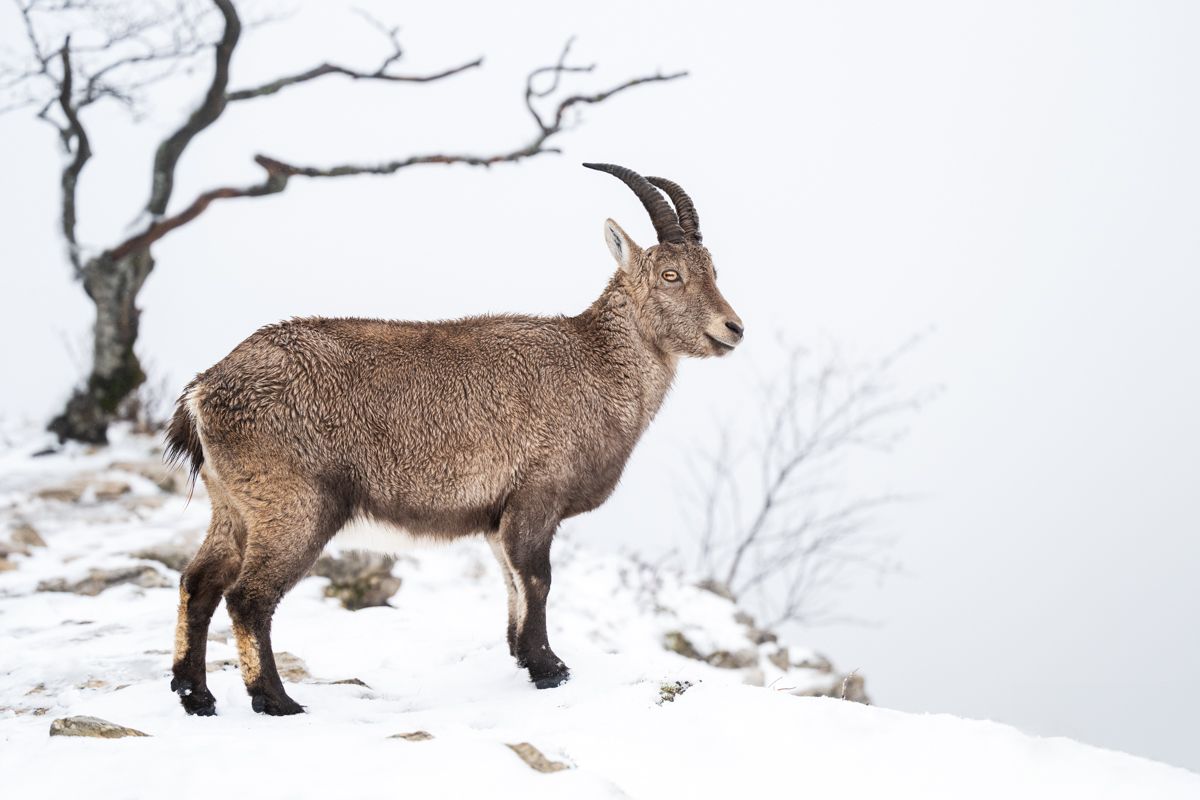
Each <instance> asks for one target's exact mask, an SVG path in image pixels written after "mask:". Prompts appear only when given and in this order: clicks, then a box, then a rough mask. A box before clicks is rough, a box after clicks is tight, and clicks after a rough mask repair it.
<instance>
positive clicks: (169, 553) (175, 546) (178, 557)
mask: <svg viewBox="0 0 1200 800" xmlns="http://www.w3.org/2000/svg"><path fill="white" fill-rule="evenodd" d="M199 549H200V545H199V543H198V542H195V541H193V540H191V539H176V540H175V541H171V542H163V543H161V544H156V545H152V546H150V547H147V548H145V549H144V550H138V551H137V552H136V553H134V554H133V557H134V558H144V559H146V560H147V561H157V562H158V563H160V564H162V565H163V566H165V567H167V568H168V569H173V570H175V571H176V572H183V568H184V567H186V566H187V565H188V562H189V561H191V560H192V556H194V555H196V551H197V550H199Z"/></svg>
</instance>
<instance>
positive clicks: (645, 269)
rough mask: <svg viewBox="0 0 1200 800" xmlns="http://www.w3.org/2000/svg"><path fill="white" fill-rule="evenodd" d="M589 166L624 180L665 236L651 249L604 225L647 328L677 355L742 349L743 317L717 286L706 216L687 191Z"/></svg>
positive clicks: (615, 168)
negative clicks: (703, 231)
mask: <svg viewBox="0 0 1200 800" xmlns="http://www.w3.org/2000/svg"><path fill="white" fill-rule="evenodd" d="M584 166H585V167H588V168H589V169H597V170H600V171H602V172H607V173H609V174H611V175H615V176H616V177H618V178H620V179H621V180H622V181H623V182H624V183H625V185H627V186H628V187H629V188H630V189H632V190H633V193H634V194H636V195H637V196H638V199H639V200H641V201H642V205H644V206H645V207H646V211H648V212H649V214H650V221H651V222H653V223H654V230H655V231H657V233H658V244H657V245H654V246H653V247H648V248H646V249H645V250H643V249H642V248H641V247H639V246H638V245H637V243H636V242H634V241H633V239H632V238H630V236H629V234H627V233H625V231H624V230H622V229H621V226H620V225H618V224H617V223H616V222H614V221H612V220H611V219H610V220H606V221H605V223H604V239H605V241H606V242H607V243H608V249H609V251H610V252H612V254H613V258H615V259H616V260H617V264H618V265H619V266H620V268H621V275H622V277H623V280H624V282H625V284H626V286H627V288H628V289H629V293H630V295H631V296H632V297H633V299H634V304H635V306H636V309H637V317H638V323H639V325H640V326H641V328H642V331H643V333H644V334H645V335H647V336H648V337H650V338H651V339H652V340H653V341H654V342H655V343H656V344H657V345H658V346H659V347H660V348H662V349H663V350H664V351H666V352H668V353H671V354H673V355H681V356H682V355H687V356H697V357H701V358H703V357H706V356H713V355H717V356H722V355H725V354H726V353H728V352H730V351H731V350H733V349H734V348H735V347H737V345H738V343H739V342H741V340H742V320H741V319H740V318H739V317H738V315H737V314H735V313H734V312H733V309H732V308H730V306H729V303H728V302H726V300H725V298H724V297H722V296H721V292H720V290H719V289H717V271H716V268H715V267H714V266H713V263H712V256H711V255H710V254H709V252H708V248H706V247H705V246H704V245H703V244H701V236H700V218H699V216H698V215H697V213H696V207H695V205H693V203H692V199H691V198H690V197H688V196H687V193H686V192H684V191H683V189H682V188H681V187H680V186H679V184H677V183H674V182H672V181H669V180H666V179H665V178H643V177H642V176H641V175H639V174H637V173H636V172H634V171H633V170H631V169H626V168H625V167H619V166H617V165H615V164H584ZM656 186H657V187H658V189H662V190H663V191H664V192H666V193H667V195H668V196H669V197H670V198H671V202H672V203H674V204H675V207H674V209H672V208H671V204H670V203H668V202H667V200H666V198H664V197H663V196H662V194H660V193H659V191H658V189H656V188H655V187H656Z"/></svg>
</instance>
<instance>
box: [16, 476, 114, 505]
mask: <svg viewBox="0 0 1200 800" xmlns="http://www.w3.org/2000/svg"><path fill="white" fill-rule="evenodd" d="M128 493H129V484H128V483H125V482H124V481H116V480H109V479H105V478H97V477H95V476H90V477H89V476H80V477H78V478H74V479H72V480H70V481H68V482H67V483H65V484H62V485H61V486H51V487H49V488H46V489H42V490H40V491H39V492H37V495H36V496H37V497H39V498H41V499H42V500H55V501H57V502H60V503H78V502H81V501H82V500H83V499H84V498H85V497H87V498H91V499H93V500H95V501H97V502H101V503H103V502H108V501H110V500H116V499H117V498H118V497H120V496H121V495H124V494H128Z"/></svg>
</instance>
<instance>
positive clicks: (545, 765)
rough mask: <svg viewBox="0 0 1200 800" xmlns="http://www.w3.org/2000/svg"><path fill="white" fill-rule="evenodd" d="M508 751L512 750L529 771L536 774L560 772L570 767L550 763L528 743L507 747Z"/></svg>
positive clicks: (553, 762)
mask: <svg viewBox="0 0 1200 800" xmlns="http://www.w3.org/2000/svg"><path fill="white" fill-rule="evenodd" d="M507 747H508V749H509V750H512V751H513V752H514V753H516V754H517V755H518V756H520V757H521V760H522V761H524V762H525V763H526V764H528V765H529V768H530V769H534V770H537V771H538V772H561V771H562V770H564V769H570V768H571V767H570V766H569V765H567V764H564V763H563V762H561V761H551V760H550V759H548V758H546V756H545V754H544V753H542V751H541V750H538V749H537V748H536V747H534V746H533V745H531V744H530V743H529V742H519V743H518V744H510V745H507Z"/></svg>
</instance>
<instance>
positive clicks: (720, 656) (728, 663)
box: [704, 647, 758, 669]
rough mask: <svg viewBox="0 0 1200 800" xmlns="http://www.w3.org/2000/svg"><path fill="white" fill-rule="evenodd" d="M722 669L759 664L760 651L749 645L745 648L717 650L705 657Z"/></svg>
mask: <svg viewBox="0 0 1200 800" xmlns="http://www.w3.org/2000/svg"><path fill="white" fill-rule="evenodd" d="M704 660H705V661H707V662H708V663H709V664H711V665H713V666H714V667H718V668H720V669H746V668H748V667H757V666H758V651H757V650H755V649H754V648H751V647H747V648H745V649H743V650H737V651H729V650H717V651H716V652H715V653H711V654H710V655H709V656H708V658H706V659H704Z"/></svg>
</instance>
